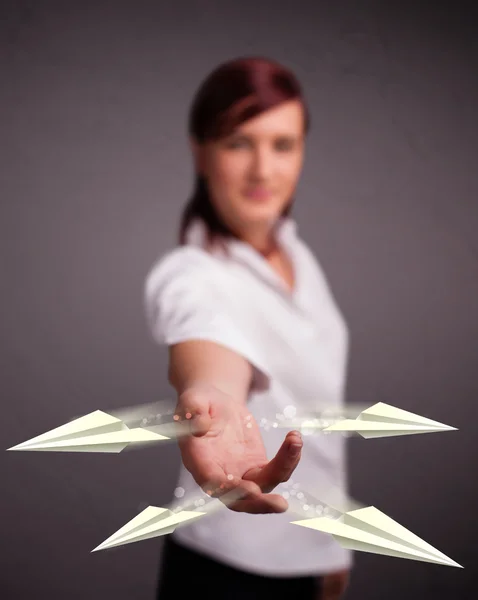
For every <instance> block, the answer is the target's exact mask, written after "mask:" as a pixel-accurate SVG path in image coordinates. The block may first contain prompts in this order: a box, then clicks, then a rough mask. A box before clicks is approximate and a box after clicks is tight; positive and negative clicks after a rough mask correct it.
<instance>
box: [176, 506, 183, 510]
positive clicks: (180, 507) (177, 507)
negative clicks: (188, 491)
mask: <svg viewBox="0 0 478 600" xmlns="http://www.w3.org/2000/svg"><path fill="white" fill-rule="evenodd" d="M175 510H177V511H180V510H183V507H182V506H181V505H179V506H176V509H175Z"/></svg>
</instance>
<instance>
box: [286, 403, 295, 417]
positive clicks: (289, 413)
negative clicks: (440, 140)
mask: <svg viewBox="0 0 478 600" xmlns="http://www.w3.org/2000/svg"><path fill="white" fill-rule="evenodd" d="M296 413H297V409H296V407H295V406H292V405H291V404H290V405H289V406H286V407H285V408H284V416H285V417H286V419H293V418H294V417H295V415H296Z"/></svg>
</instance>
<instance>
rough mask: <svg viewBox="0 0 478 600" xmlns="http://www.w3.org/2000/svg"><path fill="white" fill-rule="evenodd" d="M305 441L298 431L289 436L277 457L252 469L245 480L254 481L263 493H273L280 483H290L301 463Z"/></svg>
mask: <svg viewBox="0 0 478 600" xmlns="http://www.w3.org/2000/svg"><path fill="white" fill-rule="evenodd" d="M302 446H303V441H302V436H301V434H300V433H299V432H298V431H291V432H289V433H288V434H287V436H286V438H285V440H284V442H283V443H282V445H281V447H280V448H279V451H278V452H277V454H276V455H275V457H274V458H273V459H272V460H271V461H269V462H268V463H266V464H265V465H263V466H261V467H257V468H255V469H251V470H249V471H247V473H245V474H244V479H245V480H247V481H254V482H255V483H256V484H257V485H259V487H260V488H261V489H262V491H263V492H266V493H268V492H271V491H272V490H273V489H274V488H275V487H277V486H278V485H279V484H280V483H283V482H285V481H288V480H289V479H290V477H291V475H292V473H293V472H294V471H295V469H296V467H297V465H298V464H299V461H300V456H301V451H302Z"/></svg>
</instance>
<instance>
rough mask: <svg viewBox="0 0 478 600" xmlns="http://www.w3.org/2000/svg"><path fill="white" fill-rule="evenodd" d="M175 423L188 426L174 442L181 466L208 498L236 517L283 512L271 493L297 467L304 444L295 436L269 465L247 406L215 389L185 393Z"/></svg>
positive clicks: (283, 505) (281, 502) (281, 500)
mask: <svg viewBox="0 0 478 600" xmlns="http://www.w3.org/2000/svg"><path fill="white" fill-rule="evenodd" d="M176 418H177V419H179V420H181V421H182V422H183V423H188V432H189V435H186V436H185V437H182V438H180V439H179V441H178V443H179V448H180V451H181V457H182V461H183V464H184V466H185V467H186V469H187V470H188V471H189V472H190V473H191V474H192V476H193V477H194V480H195V481H196V483H197V484H198V485H199V486H201V488H202V489H203V490H204V491H205V492H206V493H207V494H208V495H210V496H212V497H216V498H219V499H220V500H221V501H222V502H223V503H224V504H225V505H226V506H227V507H228V508H229V509H231V510H234V511H236V512H246V513H253V514H259V513H282V512H285V511H286V510H287V508H288V503H287V501H286V500H285V498H283V497H282V496H281V495H279V494H271V493H270V492H272V490H273V489H274V488H275V487H276V486H277V485H279V484H280V483H282V482H285V481H287V480H288V479H289V478H290V477H291V475H292V473H293V472H294V470H295V468H296V467H297V465H298V464H299V461H300V455H301V450H302V443H303V442H302V437H301V435H300V433H299V432H298V431H291V432H289V433H288V434H287V435H286V436H285V439H284V442H283V443H282V445H281V447H280V448H279V450H278V452H277V454H276V455H275V457H274V458H273V459H272V460H270V461H269V460H268V459H267V455H266V450H265V447H264V444H263V441H262V437H261V432H260V429H259V426H258V425H257V423H256V421H255V419H254V417H253V416H252V415H251V414H250V413H249V411H248V409H247V405H246V404H244V403H242V402H239V401H238V400H237V399H235V398H232V397H231V396H229V395H228V394H226V393H224V392H222V391H221V390H218V389H217V388H214V387H210V388H204V389H190V390H187V391H186V392H184V393H183V394H182V395H181V396H180V397H179V400H178V404H177V407H176Z"/></svg>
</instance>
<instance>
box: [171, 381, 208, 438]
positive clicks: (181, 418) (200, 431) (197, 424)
mask: <svg viewBox="0 0 478 600" xmlns="http://www.w3.org/2000/svg"><path fill="white" fill-rule="evenodd" d="M173 418H174V420H175V421H176V422H177V423H180V424H181V425H183V426H186V428H185V431H186V433H189V434H190V435H193V436H194V437H202V436H204V435H205V434H206V433H208V431H209V430H210V428H211V421H212V420H211V416H210V414H209V400H208V399H207V397H206V396H205V395H204V394H198V393H191V392H189V393H188V392H185V393H184V394H182V395H181V397H180V398H179V400H178V404H177V406H176V411H175V414H174V417H173Z"/></svg>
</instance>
